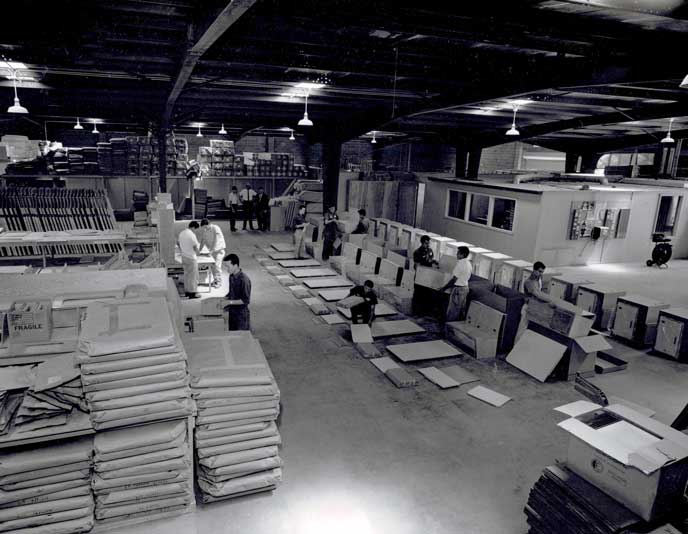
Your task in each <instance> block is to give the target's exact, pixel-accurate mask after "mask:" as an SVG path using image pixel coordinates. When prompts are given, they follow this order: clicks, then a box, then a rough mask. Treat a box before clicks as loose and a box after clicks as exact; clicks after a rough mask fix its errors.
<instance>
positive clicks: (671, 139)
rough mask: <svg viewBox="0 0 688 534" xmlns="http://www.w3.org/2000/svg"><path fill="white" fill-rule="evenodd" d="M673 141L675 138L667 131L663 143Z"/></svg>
mask: <svg viewBox="0 0 688 534" xmlns="http://www.w3.org/2000/svg"><path fill="white" fill-rule="evenodd" d="M673 142H674V138H673V137H671V134H670V133H667V134H666V137H665V138H664V139H662V143H673Z"/></svg>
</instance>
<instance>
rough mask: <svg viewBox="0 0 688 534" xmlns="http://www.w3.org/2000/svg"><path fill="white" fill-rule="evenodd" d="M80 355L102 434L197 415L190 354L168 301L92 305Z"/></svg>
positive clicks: (93, 416) (154, 299)
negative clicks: (189, 371)
mask: <svg viewBox="0 0 688 534" xmlns="http://www.w3.org/2000/svg"><path fill="white" fill-rule="evenodd" d="M78 350H79V352H78V354H77V358H78V359H79V362H80V364H81V380H82V383H83V388H84V391H85V395H86V400H87V403H88V406H89V409H90V412H91V413H90V416H91V422H92V423H93V426H94V427H95V428H96V430H101V429H106V428H114V427H120V426H126V425H132V424H141V423H150V422H153V421H160V420H164V419H172V418H179V417H186V416H188V415H191V414H193V412H194V404H193V401H192V400H191V395H190V390H189V387H188V377H187V372H186V354H185V352H184V349H183V347H182V346H181V343H179V341H178V337H177V335H176V331H175V328H174V324H173V321H172V319H171V317H170V312H169V310H168V307H167V302H166V301H165V299H164V298H162V297H151V298H131V299H122V300H112V301H107V302H94V303H92V304H90V305H89V306H88V308H87V310H86V319H85V320H84V322H83V325H82V328H81V333H80V335H79V342H78Z"/></svg>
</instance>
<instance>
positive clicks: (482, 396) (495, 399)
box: [466, 386, 511, 408]
mask: <svg viewBox="0 0 688 534" xmlns="http://www.w3.org/2000/svg"><path fill="white" fill-rule="evenodd" d="M466 393H468V394H469V395H470V396H471V397H475V398H476V399H479V400H481V401H483V402H486V403H487V404H491V405H492V406H496V407H497V408H500V407H501V406H504V405H505V404H506V403H507V402H509V401H510V400H511V397H507V396H506V395H502V394H501V393H497V392H496V391H493V390H491V389H489V388H486V387H483V386H476V387H474V388H473V389H469V390H468V391H467V392H466Z"/></svg>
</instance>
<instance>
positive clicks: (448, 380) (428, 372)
mask: <svg viewBox="0 0 688 534" xmlns="http://www.w3.org/2000/svg"><path fill="white" fill-rule="evenodd" d="M418 372H419V373H420V374H422V375H423V376H424V377H425V378H427V379H428V380H430V382H432V383H433V384H436V385H437V386H439V387H440V388H442V389H449V388H457V387H459V385H460V384H459V383H458V382H457V381H456V380H454V379H453V378H452V377H450V376H449V375H446V374H444V373H443V372H442V370H441V369H438V368H437V367H425V368H423V369H418Z"/></svg>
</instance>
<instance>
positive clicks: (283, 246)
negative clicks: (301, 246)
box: [270, 243, 296, 252]
mask: <svg viewBox="0 0 688 534" xmlns="http://www.w3.org/2000/svg"><path fill="white" fill-rule="evenodd" d="M270 246H271V247H272V248H274V249H275V250H276V251H277V252H293V251H294V250H296V247H295V246H294V245H293V244H292V243H270Z"/></svg>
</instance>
